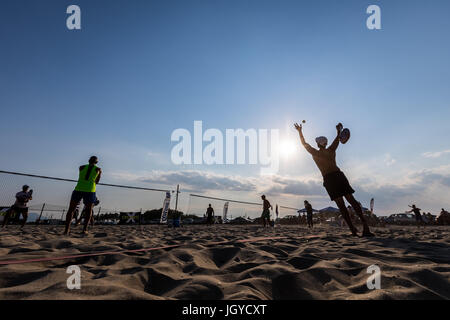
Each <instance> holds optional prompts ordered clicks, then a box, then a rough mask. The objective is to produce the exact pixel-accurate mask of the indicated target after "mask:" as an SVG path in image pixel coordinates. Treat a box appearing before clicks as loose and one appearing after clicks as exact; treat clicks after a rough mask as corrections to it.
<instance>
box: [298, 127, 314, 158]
mask: <svg viewBox="0 0 450 320" xmlns="http://www.w3.org/2000/svg"><path fill="white" fill-rule="evenodd" d="M294 127H295V129H296V130H297V131H298V134H299V136H300V142H301V143H302V145H303V146H304V147H305V149H306V151H308V152H309V153H313V152H314V151H315V150H316V149H314V148H313V147H311V145H310V144H309V143H307V142H306V141H305V137H304V136H303V131H302V125H301V124H298V123H295V124H294Z"/></svg>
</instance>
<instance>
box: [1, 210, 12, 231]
mask: <svg viewBox="0 0 450 320" xmlns="http://www.w3.org/2000/svg"><path fill="white" fill-rule="evenodd" d="M12 212H13V209H9V210H8V211H6V214H5V218H4V219H3V224H2V228H4V227H5V225H6V224H7V223H8V220H9V218H10V217H11V214H12Z"/></svg>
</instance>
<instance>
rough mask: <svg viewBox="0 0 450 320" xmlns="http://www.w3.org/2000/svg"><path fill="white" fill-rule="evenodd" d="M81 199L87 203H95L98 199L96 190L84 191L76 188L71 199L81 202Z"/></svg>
mask: <svg viewBox="0 0 450 320" xmlns="http://www.w3.org/2000/svg"><path fill="white" fill-rule="evenodd" d="M81 199H83V203H84V204H85V205H90V204H94V203H95V201H96V200H97V196H96V195H95V192H83V191H77V190H74V191H73V192H72V198H71V199H70V201H71V202H76V203H80V202H81Z"/></svg>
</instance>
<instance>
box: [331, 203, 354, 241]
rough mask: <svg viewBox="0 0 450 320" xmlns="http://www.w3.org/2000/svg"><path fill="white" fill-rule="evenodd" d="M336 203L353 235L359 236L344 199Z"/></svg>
mask: <svg viewBox="0 0 450 320" xmlns="http://www.w3.org/2000/svg"><path fill="white" fill-rule="evenodd" d="M334 202H336V204H337V206H338V208H339V211H341V214H342V217H343V218H344V220H345V222H347V225H348V227H349V228H350V231H351V232H352V235H354V236H357V235H358V230H357V229H356V228H355V226H354V225H353V223H352V220H351V219H350V215H349V213H348V210H347V207H346V206H345V202H344V199H343V198H342V197H341V198H337V199H335V200H334Z"/></svg>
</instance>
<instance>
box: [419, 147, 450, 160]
mask: <svg viewBox="0 0 450 320" xmlns="http://www.w3.org/2000/svg"><path fill="white" fill-rule="evenodd" d="M447 153H450V149H449V150H443V151H437V152H425V153H422V156H424V157H425V158H439V157H442V156H443V155H445V154H447Z"/></svg>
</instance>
